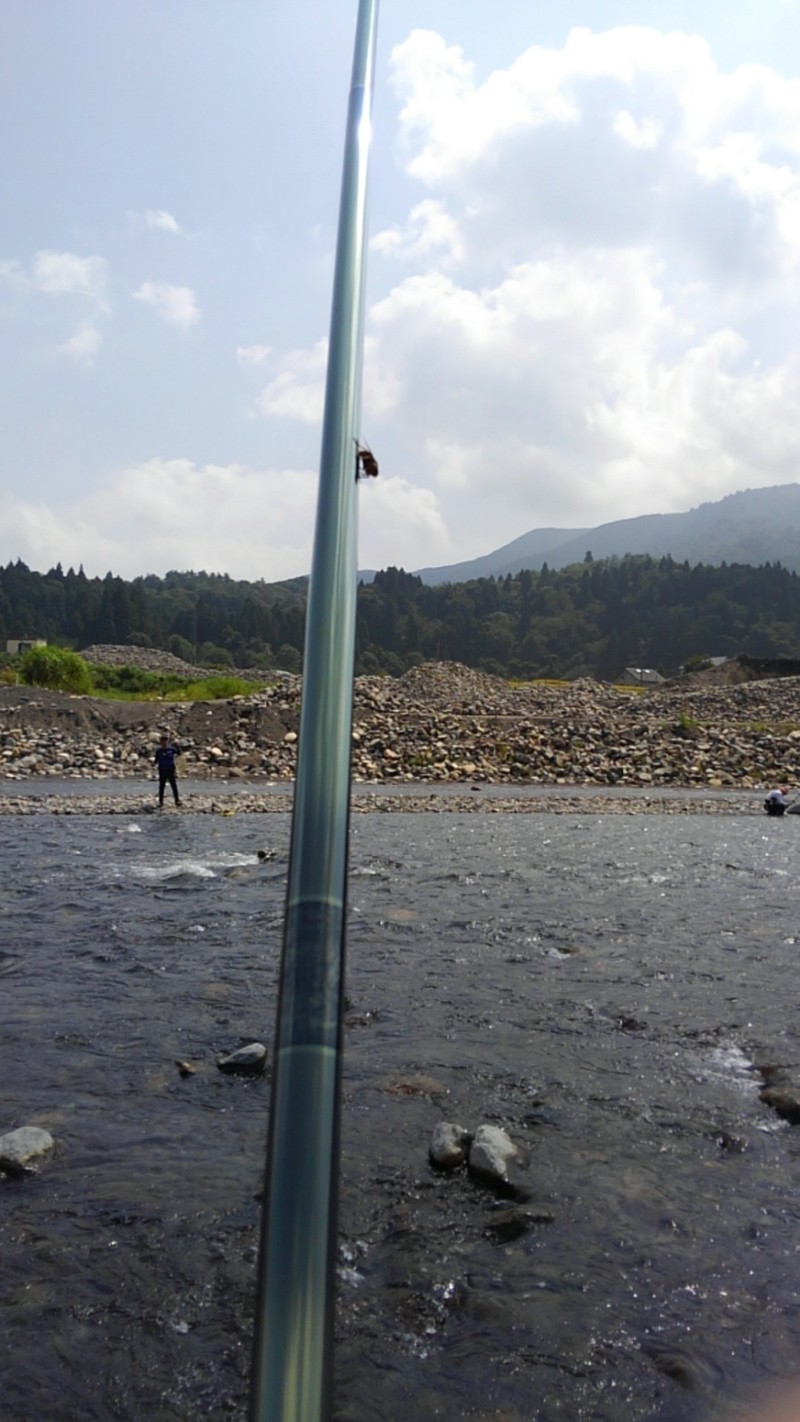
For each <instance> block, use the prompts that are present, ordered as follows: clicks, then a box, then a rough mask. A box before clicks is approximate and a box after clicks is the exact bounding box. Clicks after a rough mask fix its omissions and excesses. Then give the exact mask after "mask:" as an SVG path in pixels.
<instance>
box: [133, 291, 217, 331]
mask: <svg viewBox="0 0 800 1422" xmlns="http://www.w3.org/2000/svg"><path fill="white" fill-rule="evenodd" d="M132 295H133V299H134V301H143V302H144V303H145V304H146V305H147V306H152V307H153V308H154V309H155V310H156V311H157V312H158V314H159V316H161V317H162V319H163V320H164V321H169V322H170V323H171V324H172V325H174V326H180V327H181V328H182V329H183V330H185V331H186V330H188V329H189V327H190V326H196V325H197V323H198V321H199V320H200V312H199V310H198V308H197V302H196V300H195V295H194V292H193V291H192V289H191V287H188V286H170V285H169V284H167V283H166V282H155V281H143V282H142V284H141V286H140V287H139V289H138V290H137V291H134V292H133V293H132Z"/></svg>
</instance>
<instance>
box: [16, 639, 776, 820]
mask: <svg viewBox="0 0 800 1422" xmlns="http://www.w3.org/2000/svg"><path fill="white" fill-rule="evenodd" d="M300 689H301V681H300V678H299V677H295V676H290V675H288V674H280V675H279V676H278V677H277V678H276V680H275V681H274V682H273V683H272V684H271V685H270V686H269V687H267V688H266V689H264V690H259V691H256V692H254V693H253V695H251V696H242V697H235V698H233V699H231V700H229V701H219V702H194V703H193V702H165V701H148V702H125V701H107V700H103V699H99V698H92V697H86V696H69V695H66V694H62V693H55V692H50V691H44V690H41V689H38V688H33V687H23V686H3V687H0V782H5V786H6V793H5V794H3V795H2V796H0V813H15V812H17V813H18V812H28V813H34V812H36V811H37V809H38V810H41V809H43V808H46V809H48V810H50V811H51V812H52V811H53V810H54V809H55V810H59V811H61V812H63V813H78V812H80V813H86V812H87V811H88V810H89V809H90V808H91V807H92V806H95V808H96V809H101V810H102V811H103V812H106V813H108V812H109V811H111V812H117V813H127V814H130V813H132V812H133V813H140V812H141V810H142V809H143V808H144V807H146V806H150V807H152V799H153V792H152V786H151V785H149V783H147V782H149V781H151V780H152V777H153V753H154V748H155V744H156V742H157V739H158V735H159V733H160V732H161V730H166V731H168V733H169V734H170V736H171V737H172V738H173V739H174V740H175V742H176V743H177V744H178V745H179V746H180V748H181V750H182V756H181V763H180V772H179V773H180V775H181V777H182V779H183V780H184V781H190V782H192V784H193V785H195V784H196V783H197V782H202V783H203V784H202V785H201V793H196V794H193V795H191V796H190V797H189V802H188V803H187V807H188V808H191V809H193V810H195V809H197V810H205V811H207V812H218V811H220V810H224V809H225V806H224V805H223V804H222V803H221V798H222V797H220V796H219V795H218V794H217V795H216V797H215V792H218V791H219V790H220V789H221V788H222V785H221V783H222V782H224V781H230V780H240V781H244V782H246V784H243V785H242V786H241V791H242V792H243V793H240V794H237V796H236V805H237V808H238V809H239V810H240V811H246V810H251V811H252V810H265V809H273V810H274V809H281V810H285V809H286V808H287V807H288V805H289V792H290V788H291V782H292V781H293V779H294V774H295V764H296V753H297V731H298V724H299V707H300ZM47 778H50V779H58V780H75V781H86V780H93V781H97V782H106V785H105V786H101V785H100V784H98V785H97V792H98V793H97V795H94V794H92V795H87V794H86V793H82V794H80V795H79V796H78V795H73V796H50V795H46V794H45V795H42V794H37V795H36V796H32V795H30V794H29V793H25V794H15V793H14V788H13V784H14V782H15V781H16V782H20V781H23V782H27V783H28V786H30V782H31V781H36V782H39V787H40V788H42V789H43V788H44V787H43V786H41V782H42V781H43V780H46V779H47ZM119 780H130V781H137V780H138V781H140V782H142V795H141V797H139V796H138V795H134V794H131V793H130V790H132V789H133V786H131V787H130V790H129V791H128V793H126V794H125V795H124V796H117V797H115V796H113V795H112V794H109V791H111V789H112V786H111V784H110V782H114V781H119ZM353 780H354V783H355V784H356V785H365V786H367V785H373V786H375V787H376V794H375V797H371V796H370V795H360V796H356V799H355V801H354V808H355V809H356V810H358V809H359V808H375V803H377V804H379V805H380V807H381V808H392V809H394V808H404V809H406V808H413V809H419V808H430V807H431V802H430V798H429V797H430V793H431V791H433V790H434V789H436V788H439V787H442V786H448V787H450V789H451V793H450V794H448V796H447V797H441V796H439V797H437V807H441V808H445V807H446V808H458V809H459V810H463V809H465V808H469V809H470V810H472V809H479V808H481V802H482V801H485V802H486V803H487V805H489V804H490V806H491V808H492V809H493V810H495V811H497V812H507V811H508V810H509V809H512V808H513V809H519V808H520V807H523V808H536V809H541V808H543V807H544V806H546V807H547V808H559V809H563V808H571V809H573V810H574V809H575V808H581V809H583V810H589V809H590V807H591V805H592V804H593V803H594V802H595V801H597V802H602V803H603V804H605V801H606V798H607V796H608V792H609V791H610V790H614V791H619V790H620V789H622V790H626V789H627V790H638V791H640V792H643V797H644V798H646V794H647V792H649V791H652V792H654V802H655V800H656V799H657V798H658V795H657V792H663V791H664V790H670V791H676V790H686V791H691V792H693V798H692V799H690V800H688V801H687V802H686V803H687V804H689V805H692V804H693V805H695V806H697V807H700V808H702V810H703V812H704V813H706V812H708V809H709V807H710V806H711V805H712V804H714V803H715V802H716V806H717V808H719V809H723V810H728V811H731V810H735V808H736V802H735V800H733V801H732V800H731V797H730V796H728V797H727V798H726V797H725V796H724V795H717V796H713V795H711V796H707V797H699V796H698V795H697V792H698V791H701V790H707V791H709V792H712V791H713V792H721V791H751V792H753V796H754V798H755V800H756V802H757V801H758V796H759V795H760V793H761V792H762V791H763V789H764V788H765V787H767V786H771V785H773V784H776V783H779V782H785V783H787V784H790V785H793V784H798V783H800V678H797V677H784V678H780V679H772V680H769V681H752V682H745V683H740V684H735V685H713V684H709V685H704V686H698V685H694V686H692V685H688V684H684V683H675V684H668V685H666V686H663V687H658V688H654V689H652V690H650V689H648V690H644V691H642V690H639V689H636V690H631V691H626V690H620V689H617V688H614V687H611V686H608V685H606V684H602V683H598V682H593V681H588V680H580V681H576V682H573V683H571V684H569V685H566V686H565V685H554V686H549V685H545V684H541V683H536V684H525V685H515V684H511V683H507V682H504V681H502V680H500V679H498V678H495V677H490V676H486V675H484V674H482V673H480V672H475V671H471V670H469V669H468V668H466V667H463V666H459V665H455V664H452V663H428V664H426V665H424V666H421V667H418V668H415V669H414V670H412V671H410V672H407V673H406V674H405V676H403V677H401V678H399V679H396V680H395V679H392V678H389V677H374V676H371V677H360V678H358V679H357V681H356V685H355V701H354V729H353ZM267 784H268V785H269V786H270V787H276V786H277V787H281V786H285V788H286V794H285V795H284V794H276V793H274V789H272V790H271V792H270V793H269V794H265V793H264V789H265V787H266V785H267ZM554 786H558V787H563V789H564V790H565V791H567V792H568V790H569V788H571V787H575V788H578V787H580V789H581V796H580V798H579V799H578V800H577V804H576V803H575V802H573V801H572V797H570V796H569V794H568V793H567V794H565V795H563V796H559V797H557V799H556V797H553V796H552V794H551V795H550V797H549V798H547V797H546V796H544V795H542V796H537V795H536V793H535V792H536V790H537V788H541V789H542V790H545V789H548V790H550V789H551V788H552V787H554ZM400 787H403V791H404V793H402V794H397V795H392V794H391V793H390V792H391V791H392V790H393V789H395V788H397V789H399V788H400ZM411 787H416V793H413V792H412V793H411V794H409V789H410V788H411ZM453 787H460V789H461V790H463V792H464V793H463V794H460V793H458V794H456V793H452V791H453ZM494 787H503V789H504V793H503V796H499V795H498V794H497V793H494V794H491V793H490V794H489V795H487V796H484V797H481V796H480V795H478V794H476V793H475V791H476V789H478V790H480V789H484V790H488V791H490V792H491V790H492V789H493V788H494ZM54 788H55V787H54ZM76 788H77V787H76ZM82 788H83V790H84V792H85V790H86V789H88V787H87V786H83V787H82ZM511 789H513V790H515V791H516V790H518V791H519V795H518V796H517V795H516V794H509V793H508V792H509V790H511ZM587 789H592V790H596V791H597V792H598V793H597V795H596V796H595V795H589V794H587ZM378 791H379V792H380V793H378ZM387 792H389V793H387ZM373 798H374V800H375V803H372V800H373ZM640 798H641V797H637V804H639V803H640ZM614 800H615V803H617V799H616V796H615V797H614ZM55 801H58V803H54V802H55ZM395 801H397V802H398V803H397V804H396V805H395V803H394V802H395ZM619 803H620V804H622V805H623V806H624V807H625V808H628V809H629V808H630V804H629V803H628V804H627V805H626V802H624V801H621V802H619ZM675 803H676V802H675V801H674V800H666V799H665V798H664V796H663V793H662V794H661V796H660V799H659V800H658V806H659V808H662V809H663V808H673V809H674V807H675ZM740 808H741V805H740ZM747 808H748V809H752V803H750V804H748V806H747Z"/></svg>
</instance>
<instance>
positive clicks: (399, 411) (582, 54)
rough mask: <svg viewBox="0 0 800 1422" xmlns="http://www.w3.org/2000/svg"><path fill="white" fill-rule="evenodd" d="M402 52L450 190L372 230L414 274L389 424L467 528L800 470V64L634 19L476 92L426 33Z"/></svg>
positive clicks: (669, 502) (413, 106) (382, 326)
mask: <svg viewBox="0 0 800 1422" xmlns="http://www.w3.org/2000/svg"><path fill="white" fill-rule="evenodd" d="M392 62H393V72H394V79H395V83H396V86H397V88H398V91H399V93H400V97H401V103H402V108H401V115H400V128H401V140H402V142H401V149H400V151H401V153H402V159H403V163H404V166H405V168H406V170H407V172H408V174H409V175H410V176H411V177H412V178H416V179H418V180H419V181H420V182H421V183H422V184H423V185H424V187H425V188H426V189H427V190H428V197H427V198H426V199H425V200H424V201H423V202H422V203H415V204H414V206H413V207H412V209H411V211H410V213H409V216H408V219H407V220H406V221H405V223H403V222H399V223H397V224H396V225H395V226H394V227H392V228H391V229H389V230H387V231H386V232H384V233H381V234H379V236H378V237H377V238H376V239H375V240H374V242H373V250H374V251H375V252H376V253H377V254H378V256H379V257H380V256H387V257H391V258H394V257H401V258H402V259H403V260H404V261H406V262H407V264H408V265H409V266H411V267H412V268H414V269H415V271H414V272H413V274H410V275H408V276H407V277H406V278H405V279H404V280H403V281H402V282H400V283H399V284H398V285H396V286H395V287H394V288H393V289H392V290H391V292H390V293H389V294H388V295H387V296H385V297H384V298H383V299H381V300H379V301H378V302H376V303H375V305H374V306H373V308H372V310H371V312H370V313H369V317H368V331H369V335H370V341H371V342H372V352H371V355H370V361H369V364H370V365H371V366H372V367H373V368H374V369H375V370H377V371H379V372H380V377H381V382H382V389H383V390H384V392H387V393H388V398H387V399H386V400H385V401H384V406H383V409H382V411H381V414H382V415H383V416H384V418H385V426H384V429H385V433H383V432H382V431H381V430H380V428H379V429H378V430H377V432H376V433H375V434H374V436H373V440H374V443H375V444H376V445H382V446H384V448H385V447H387V441H388V448H389V449H390V450H391V449H392V447H394V450H395V451H396V459H397V466H398V468H400V469H402V468H403V467H404V466H405V467H406V468H413V469H414V478H415V480H416V481H418V482H419V483H420V484H421V485H423V486H424V485H427V487H428V488H429V489H436V490H438V493H439V496H440V501H441V510H442V513H443V516H444V519H445V522H446V525H447V528H448V530H449V533H450V535H451V536H452V537H453V538H454V539H456V541H458V542H459V545H460V547H461V548H462V549H463V548H464V547H469V548H471V549H472V550H473V551H475V552H480V551H486V549H487V548H488V547H491V546H492V545H493V543H496V542H501V541H507V540H508V539H509V538H510V537H513V536H515V534H516V533H518V532H520V531H523V530H525V529H527V528H533V527H536V526H537V525H539V526H543V525H545V524H548V523H557V524H564V525H569V524H573V525H575V524H585V523H591V522H601V521H606V520H607V519H610V518H619V517H625V516H629V515H631V514H635V513H642V512H651V511H652V512H656V511H668V510H671V509H676V510H677V509H683V508H688V507H690V506H691V505H693V504H696V503H698V502H700V501H701V500H704V499H715V498H719V497H721V496H722V495H723V494H725V493H728V492H730V491H731V490H732V489H736V488H745V487H757V486H759V485H765V484H772V483H780V482H785V481H789V480H792V479H795V478H797V477H798V475H799V474H800V436H798V434H797V433H796V431H795V427H794V422H793V419H792V411H793V409H794V408H796V404H797V399H798V395H800V390H799V389H798V359H797V354H796V351H797V344H796V335H795V332H796V329H797V320H798V315H799V314H800V312H799V311H798V307H799V306H800V299H799V298H798V291H800V82H798V81H787V80H785V79H783V78H781V77H780V76H778V75H777V74H775V73H773V72H772V71H770V70H768V69H765V68H764V67H763V66H754V65H748V66H743V67H742V68H740V69H738V70H736V71H734V72H733V73H732V74H725V73H722V72H721V71H720V70H718V68H717V67H716V65H715V64H714V60H713V57H712V55H711V51H710V49H709V47H708V45H707V44H706V42H705V41H704V40H701V39H699V38H698V37H696V36H689V35H681V34H662V33H658V32H656V31H654V30H646V29H644V28H636V27H629V28H627V29H618V30H613V31H609V32H607V33H605V34H593V33H592V32H591V31H589V30H585V29H584V30H574V31H572V32H571V34H570V35H569V37H568V39H567V41H566V43H565V45H564V46H563V47H562V48H561V49H557V50H545V49H543V48H541V47H534V48H533V49H531V50H529V51H527V52H526V53H525V54H523V55H521V56H520V58H519V59H518V60H516V61H515V63H514V64H512V65H511V66H510V67H509V69H508V70H506V71H503V72H498V73H495V74H493V75H491V76H490V77H489V78H488V79H487V80H486V81H485V83H483V84H480V85H479V84H478V83H477V82H476V79H475V73H474V70H473V68H472V66H471V65H470V64H469V63H468V61H467V60H466V59H465V57H464V55H463V54H462V52H461V51H459V50H457V49H454V48H452V47H448V46H446V45H445V44H444V41H443V40H441V38H440V37H439V36H437V35H434V34H431V33H429V32H422V31H417V32H415V33H414V34H412V35H411V36H410V37H409V39H408V40H407V41H406V42H405V44H403V45H401V46H399V47H398V48H397V49H396V50H395V52H394V54H393V60H392ZM445 216H446V228H441V229H440V230H441V231H443V232H444V233H445V235H446V241H445V240H444V239H443V238H442V239H441V240H438V241H437V240H436V239H437V226H436V224H437V223H442V222H443V220H444V218H445ZM365 406H366V401H365Z"/></svg>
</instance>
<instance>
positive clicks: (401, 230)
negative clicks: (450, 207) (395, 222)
mask: <svg viewBox="0 0 800 1422" xmlns="http://www.w3.org/2000/svg"><path fill="white" fill-rule="evenodd" d="M370 246H371V248H372V250H373V251H375V252H380V253H381V254H382V255H383V256H386V257H392V256H396V257H399V258H400V259H401V260H402V261H404V262H411V261H419V262H425V263H430V262H438V263H439V264H442V265H449V264H450V263H451V262H457V261H459V260H460V259H461V258H462V257H463V255H464V244H463V242H462V240H461V234H460V232H459V230H458V226H457V224H456V223H455V222H454V221H453V219H452V217H450V216H449V214H448V213H447V212H446V211H445V209H444V206H443V204H442V203H441V202H436V201H434V199H433V198H426V199H425V201H424V202H420V203H417V205H416V207H413V208H412V209H411V212H410V213H409V215H408V221H407V222H406V223H404V225H403V226H402V227H392V228H388V229H387V230H386V231H385V232H379V233H377V235H376V236H375V237H373V239H372V242H371V244H370Z"/></svg>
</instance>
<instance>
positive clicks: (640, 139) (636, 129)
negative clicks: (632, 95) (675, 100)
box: [612, 109, 663, 148]
mask: <svg viewBox="0 0 800 1422" xmlns="http://www.w3.org/2000/svg"><path fill="white" fill-rule="evenodd" d="M612 127H613V129H614V132H615V133H616V134H617V135H618V137H620V138H621V139H623V141H624V142H625V143H629V144H630V145H631V148H655V147H656V146H657V144H658V141H659V139H660V138H661V134H662V132H663V129H662V125H661V124H660V123H658V122H657V121H656V120H655V119H651V118H645V119H639V120H637V119H635V118H634V117H633V114H629V113H628V110H627V109H620V111H619V113H618V114H617V117H616V118H615V119H614V122H613V125H612Z"/></svg>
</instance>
